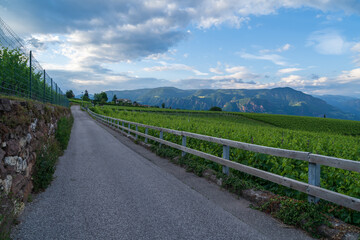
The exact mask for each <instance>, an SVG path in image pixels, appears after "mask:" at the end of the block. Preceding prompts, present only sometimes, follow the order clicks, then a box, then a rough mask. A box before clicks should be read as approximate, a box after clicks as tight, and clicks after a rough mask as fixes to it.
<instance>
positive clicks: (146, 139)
mask: <svg viewBox="0 0 360 240" xmlns="http://www.w3.org/2000/svg"><path fill="white" fill-rule="evenodd" d="M148 131H149V130H148V128H145V134H146V135H148ZM145 143H148V138H147V137H146V138H145Z"/></svg>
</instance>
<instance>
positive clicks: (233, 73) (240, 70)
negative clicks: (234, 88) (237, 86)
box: [211, 66, 259, 83]
mask: <svg viewBox="0 0 360 240" xmlns="http://www.w3.org/2000/svg"><path fill="white" fill-rule="evenodd" d="M225 71H226V72H227V73H230V74H226V75H220V76H213V77H211V79H212V80H232V81H236V80H241V81H242V80H243V79H245V80H254V79H257V78H258V77H259V75H258V74H254V73H252V72H250V71H249V70H248V69H247V68H246V67H244V66H235V67H231V68H226V69H225ZM241 83H243V82H241Z"/></svg>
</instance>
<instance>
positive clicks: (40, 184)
mask: <svg viewBox="0 0 360 240" xmlns="http://www.w3.org/2000/svg"><path fill="white" fill-rule="evenodd" d="M73 121H74V120H73V117H70V118H65V117H63V118H61V119H60V120H59V121H58V127H57V129H56V132H55V138H54V139H50V140H49V141H47V142H45V143H44V145H43V147H42V148H41V149H40V150H38V151H37V154H36V156H37V158H36V163H35V170H34V174H33V184H34V191H35V192H39V191H42V190H44V189H46V188H47V186H49V184H50V183H51V181H52V179H53V174H54V172H55V164H56V161H57V159H58V157H59V156H60V155H61V154H62V152H63V150H65V149H66V147H67V144H68V142H69V138H70V133H71V127H72V124H73Z"/></svg>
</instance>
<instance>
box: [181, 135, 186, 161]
mask: <svg viewBox="0 0 360 240" xmlns="http://www.w3.org/2000/svg"><path fill="white" fill-rule="evenodd" d="M182 145H183V146H184V147H186V136H182ZM185 155H186V152H184V151H182V152H181V157H185Z"/></svg>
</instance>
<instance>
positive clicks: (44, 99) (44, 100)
mask: <svg viewBox="0 0 360 240" xmlns="http://www.w3.org/2000/svg"><path fill="white" fill-rule="evenodd" d="M45 87H46V72H45V69H44V94H43V96H44V97H43V102H44V103H45V102H46V95H45V93H46V92H45V91H46V90H45Z"/></svg>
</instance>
